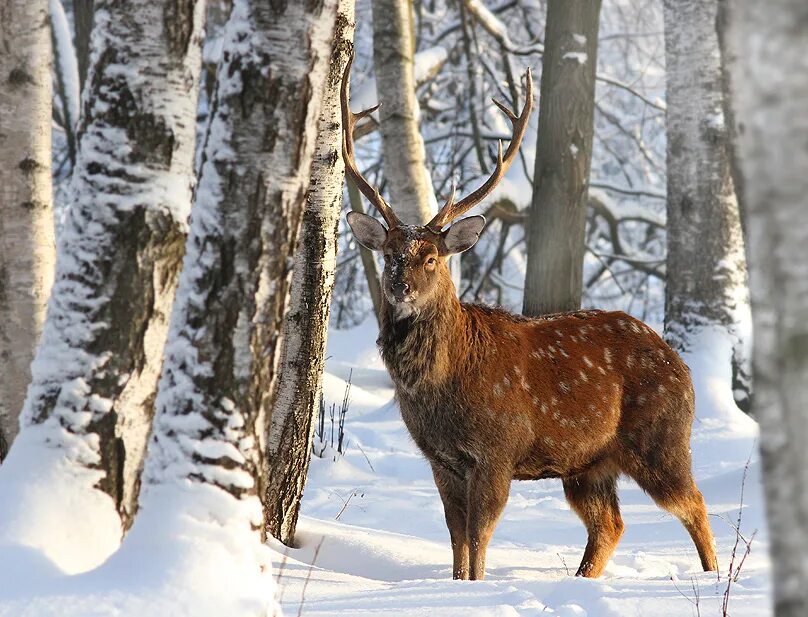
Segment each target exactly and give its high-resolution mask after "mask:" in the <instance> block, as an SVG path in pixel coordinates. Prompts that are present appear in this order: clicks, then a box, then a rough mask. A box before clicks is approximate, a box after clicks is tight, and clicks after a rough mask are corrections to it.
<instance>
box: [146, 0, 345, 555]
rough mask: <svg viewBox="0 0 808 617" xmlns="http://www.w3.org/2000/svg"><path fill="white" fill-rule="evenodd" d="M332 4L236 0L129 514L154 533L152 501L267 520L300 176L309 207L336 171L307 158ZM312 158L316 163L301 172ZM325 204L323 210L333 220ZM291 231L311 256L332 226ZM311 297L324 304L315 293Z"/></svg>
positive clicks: (253, 539)
mask: <svg viewBox="0 0 808 617" xmlns="http://www.w3.org/2000/svg"><path fill="white" fill-rule="evenodd" d="M336 8H337V3H336V1H333V2H322V3H300V2H298V1H297V0H287V1H286V2H275V3H273V4H272V5H271V6H270V5H269V4H268V3H265V2H261V1H257V0H256V1H251V0H237V1H236V2H234V6H233V11H232V14H231V16H230V19H229V21H228V25H227V30H226V34H225V41H224V47H223V55H222V62H221V64H220V66H219V70H218V79H217V86H216V90H215V92H214V98H213V101H212V107H211V120H210V126H209V129H208V135H207V141H206V144H205V150H204V154H203V163H202V169H201V176H200V181H199V186H198V188H197V191H196V201H195V204H194V208H193V214H192V220H191V229H190V233H189V237H188V243H187V248H186V256H185V261H184V266H183V271H182V276H181V279H180V284H179V291H178V295H177V300H176V302H175V305H174V309H173V313H172V325H171V334H170V337H169V342H168V344H167V346H166V354H165V364H164V368H163V376H162V379H161V382H160V394H159V396H158V398H157V405H156V407H157V412H156V413H157V415H156V418H155V423H154V430H153V437H152V440H151V442H150V445H149V455H148V459H147V464H146V468H145V471H144V493H143V497H142V499H141V507H142V510H143V513H144V514H145V515H146V517H147V520H150V521H151V525H152V527H151V528H150V529H151V531H149V528H148V527H140V529H141V530H142V531H140V532H139V533H141V534H145V535H143V536H141V538H144V537H148V536H149V534H150V533H151V532H158V533H159V529H160V526H161V525H162V524H163V523H162V521H161V520H160V517H159V516H156V515H155V514H154V513H155V512H163V511H165V509H164V507H163V506H164V505H165V504H166V503H170V504H172V506H171V508H170V520H171V521H176V522H177V524H179V523H180V522H181V521H182V520H185V517H188V515H189V513H190V514H191V517H190V518H192V519H194V520H197V521H201V522H202V523H203V524H204V523H213V522H216V524H219V523H218V521H220V520H221V516H222V515H221V514H220V513H221V512H228V513H230V515H232V516H230V515H228V516H230V518H228V524H232V526H233V529H234V532H233V534H230V535H228V536H227V537H228V540H227V541H228V542H231V541H232V542H236V543H239V542H240V543H241V545H243V546H245V547H253V548H255V547H259V534H258V533H257V532H256V530H258V529H260V530H262V531H263V530H265V528H266V522H265V520H264V519H263V517H264V516H267V513H266V512H265V513H264V514H262V500H263V499H264V497H265V495H266V494H267V489H268V462H267V453H268V451H271V452H273V454H277V453H275V452H274V451H272V450H268V445H267V433H268V428H269V420H270V417H271V414H272V410H273V408H274V402H275V400H276V399H277V396H278V392H279V390H281V388H280V386H279V384H278V376H279V369H278V363H279V359H280V350H281V348H282V346H283V342H282V333H283V328H282V326H283V321H284V315H285V313H286V309H287V305H288V295H289V282H290V276H291V266H292V263H293V261H294V259H293V257H294V254H293V253H294V248H295V244H296V241H297V235H298V228H299V225H300V220H301V217H302V216H303V213H304V210H305V208H306V207H307V189H308V186H309V182H310V179H316V180H317V181H318V182H323V185H322V186H318V187H315V188H312V192H310V193H309V194H308V195H309V199H308V201H309V202H310V205H311V207H312V208H318V209H319V208H325V207H326V206H327V207H329V208H333V204H332V202H331V200H333V196H331V197H328V195H329V194H330V192H332V191H333V190H334V186H335V182H336V180H335V179H333V178H331V177H330V175H329V173H331V172H328V173H326V171H325V168H328V167H330V166H331V165H333V164H334V163H335V160H337V159H338V158H339V157H334V158H331V159H328V160H324V159H322V158H321V156H318V160H317V162H316V163H315V164H314V166H312V160H313V156H314V153H315V139H316V136H317V126H318V116H319V110H320V104H321V100H322V96H323V94H322V93H323V89H324V84H325V80H326V74H327V71H328V63H329V58H330V57H331V39H332V37H333V34H334V24H335V19H336ZM347 25H348V24H347V23H346V18H344V17H341V18H340V27H341V28H343V29H344V28H345V27H347ZM342 53H344V50H342V49H340V50H338V54H337V57H339V56H340V55H341V54H342ZM329 130H333V127H330V128H329ZM333 139H334V138H333V136H332V137H331V140H332V141H331V142H329V143H330V145H331V146H333V145H334V144H333ZM318 154H319V155H322V152H320V153H318ZM313 169H314V170H318V169H322V170H323V173H321V174H320V175H318V176H317V177H316V178H311V174H312V170H313ZM335 175H336V176H338V175H340V174H335ZM315 196H316V198H315ZM317 200H321V201H317ZM328 216H331V218H330V219H325V218H323V219H322V224H323V225H324V226H325V227H324V229H326V228H327V229H329V233H333V231H331V228H332V227H333V221H334V219H333V216H332V215H328ZM327 221H328V222H327ZM310 226H311V223H310V222H309V223H307V225H306V229H307V231H310ZM302 242H303V244H302V246H303V248H304V251H303V252H304V253H305V255H304V257H305V258H310V257H312V255H313V254H315V256H316V255H317V254H320V252H324V251H326V250H329V249H328V248H327V246H326V245H328V244H330V243H331V242H333V240H331V241H330V242H329V240H328V239H323V238H320V239H318V240H317V242H316V243H314V244H312V238H311V237H310V236H309V234H308V233H307V234H306V235H305V236H304V238H303V241H302ZM307 251H308V252H307ZM301 259H303V258H301ZM298 263H300V262H299V261H298ZM306 267H307V268H316V266H315V265H307V266H306ZM326 267H327V268H332V267H333V265H332V266H329V265H328V264H326ZM309 274H310V275H311V276H318V277H319V276H321V275H320V274H316V275H315V274H311V270H309ZM301 276H303V278H304V280H305V281H306V282H307V283H308V282H310V280H309V278H307V277H306V275H305V272H303V273H301ZM322 276H327V274H322ZM310 297H311V298H312V301H316V302H317V303H318V305H319V306H320V309H319V310H321V311H325V307H324V306H323V305H322V304H323V303H326V304H327V297H323V298H317V297H316V296H310ZM299 301H300V300H299V299H297V302H299ZM293 306H294V307H295V309H294V310H296V311H298V318H299V311H300V310H302V309H301V307H300V306H299V304H293ZM292 318H293V319H294V314H293V316H292ZM322 325H323V324H319V322H318V323H317V324H313V326H316V327H321V326H322ZM292 332H294V327H293V326H292ZM296 342H297V341H292V343H291V344H290V347H291V349H294V344H295V343H296ZM289 353H290V354H292V353H293V352H292V351H291V350H290V351H289ZM289 358H290V359H291V358H292V356H291V355H290V356H289ZM282 454H283V455H286V453H285V452H284V453H282ZM276 464H277V462H276ZM279 468H280V467H279ZM177 495H180V496H181V497H179V499H178V498H177ZM267 510H269V508H267ZM138 521H140V516H139V517H138ZM144 525H145V523H144ZM136 528H137V522H136ZM133 533H134V530H133ZM233 537H235V538H236V539H235V540H234V539H233ZM238 538H240V539H238ZM144 541H147V542H148V540H144ZM245 550H252V549H247V548H245Z"/></svg>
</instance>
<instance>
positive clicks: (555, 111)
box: [523, 0, 601, 315]
mask: <svg viewBox="0 0 808 617" xmlns="http://www.w3.org/2000/svg"><path fill="white" fill-rule="evenodd" d="M600 4H601V3H600V0H549V3H548V6H547V26H546V32H545V45H544V58H543V61H542V62H543V63H542V74H541V95H540V97H539V100H540V110H539V131H538V138H537V142H536V167H535V171H534V175H533V201H532V204H531V207H530V212H529V215H528V221H527V230H526V232H527V233H526V239H527V272H526V275H525V299H524V309H523V311H524V313H525V314H526V315H543V314H547V313H555V312H558V311H569V310H574V309H577V308H579V307H580V305H581V292H582V285H583V282H582V281H583V263H584V231H585V226H586V203H587V191H588V189H589V166H590V162H591V160H592V135H593V118H594V116H593V114H594V104H595V72H596V69H597V64H598V62H597V52H598V22H599V16H600Z"/></svg>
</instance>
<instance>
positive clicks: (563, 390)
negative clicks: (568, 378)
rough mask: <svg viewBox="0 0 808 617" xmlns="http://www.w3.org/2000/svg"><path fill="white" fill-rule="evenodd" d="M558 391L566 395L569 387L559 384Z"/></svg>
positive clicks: (562, 383)
mask: <svg viewBox="0 0 808 617" xmlns="http://www.w3.org/2000/svg"><path fill="white" fill-rule="evenodd" d="M558 389H559V390H561V391H562V392H563V393H564V394H568V393H569V391H570V387H569V385H568V384H566V383H565V382H563V381H562V382H561V383H559V384H558Z"/></svg>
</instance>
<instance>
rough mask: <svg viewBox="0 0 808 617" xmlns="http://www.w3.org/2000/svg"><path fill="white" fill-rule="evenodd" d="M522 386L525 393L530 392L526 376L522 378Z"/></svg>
mask: <svg viewBox="0 0 808 617" xmlns="http://www.w3.org/2000/svg"><path fill="white" fill-rule="evenodd" d="M520 385H521V386H522V390H524V391H525V392H530V384H529V383H528V382H527V380H526V379H525V377H524V376H522V380H521V382H520Z"/></svg>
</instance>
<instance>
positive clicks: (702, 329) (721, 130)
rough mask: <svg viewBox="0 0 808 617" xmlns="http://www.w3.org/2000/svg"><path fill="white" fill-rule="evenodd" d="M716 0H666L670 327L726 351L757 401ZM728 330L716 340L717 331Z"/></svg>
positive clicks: (741, 398) (742, 401)
mask: <svg viewBox="0 0 808 617" xmlns="http://www.w3.org/2000/svg"><path fill="white" fill-rule="evenodd" d="M717 10H718V3H717V2H716V1H715V0H710V1H708V2H705V1H703V0H666V1H665V4H664V16H665V58H666V75H667V106H668V111H667V128H668V141H667V170H668V197H667V221H668V223H667V231H668V256H667V267H666V271H667V283H666V287H665V337H666V339H667V340H668V342H669V343H670V344H671V345H672V346H673V347H674V348H675V349H677V350H678V351H680V352H691V351H696V350H699V351H700V352H704V353H709V354H721V353H725V354H726V355H727V357H726V358H722V359H721V360H720V361H722V362H726V363H727V370H728V373H729V371H730V370H732V375H733V377H734V380H733V381H734V383H733V386H734V387H733V390H734V393H735V398H736V401H737V402H738V404H739V406H740V407H741V408H742V409H745V410H748V409H749V369H748V359H749V350H748V343H749V336H750V332H749V330H750V319H751V317H750V314H749V294H748V288H747V281H746V258H745V255H744V242H743V233H742V230H741V217H740V212H739V209H738V200H737V198H736V195H735V190H734V185H733V179H732V173H731V172H732V166H731V156H730V135H729V131H728V127H727V123H726V122H725V120H724V93H723V90H724V88H723V81H722V72H721V56H720V53H719V46H718V35H717V33H716V27H715V23H716V15H717ZM716 333H717V334H718V336H720V337H722V338H724V339H726V340H727V345H716V340H715V338H714V337H715V335H716Z"/></svg>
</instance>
